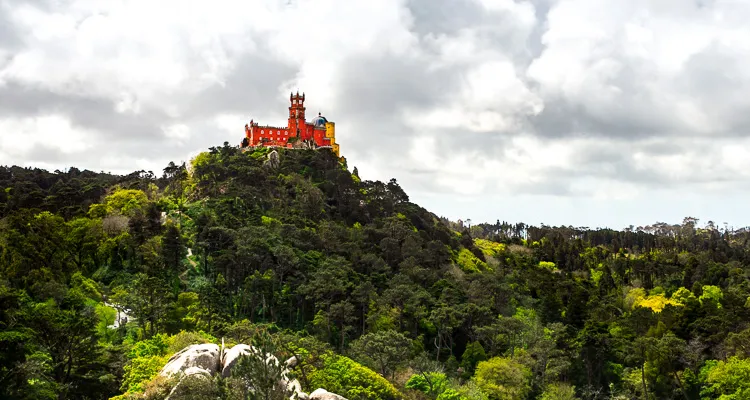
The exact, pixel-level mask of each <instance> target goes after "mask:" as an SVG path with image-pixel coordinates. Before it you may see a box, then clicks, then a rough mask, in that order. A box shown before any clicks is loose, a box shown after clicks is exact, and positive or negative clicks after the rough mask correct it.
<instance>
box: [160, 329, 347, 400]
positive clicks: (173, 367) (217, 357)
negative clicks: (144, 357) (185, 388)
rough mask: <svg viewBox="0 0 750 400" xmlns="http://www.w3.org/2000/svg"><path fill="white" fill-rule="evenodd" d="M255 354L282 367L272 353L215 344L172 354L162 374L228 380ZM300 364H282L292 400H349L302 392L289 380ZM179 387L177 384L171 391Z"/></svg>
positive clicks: (320, 391) (283, 379)
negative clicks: (240, 364) (237, 367)
mask: <svg viewBox="0 0 750 400" xmlns="http://www.w3.org/2000/svg"><path fill="white" fill-rule="evenodd" d="M252 355H255V356H261V357H263V358H264V359H265V362H266V363H267V364H274V365H280V362H279V360H278V359H277V358H276V357H275V356H274V355H273V354H269V353H263V352H262V351H260V350H259V349H256V348H254V347H252V346H248V345H246V344H238V345H236V346H233V347H231V348H224V344H223V342H222V346H221V347H219V346H218V345H215V344H194V345H192V346H188V347H186V348H184V349H182V350H181V351H179V352H178V353H176V354H175V355H173V356H172V357H171V358H170V359H169V361H168V362H167V365H165V366H164V368H162V370H161V372H160V373H159V374H160V375H162V376H165V377H171V376H179V377H180V379H183V378H185V377H188V376H200V377H201V378H207V379H210V378H211V377H213V376H214V375H217V374H221V376H223V377H224V378H228V377H230V376H231V375H232V367H234V366H235V365H236V364H237V362H238V361H239V359H240V357H242V356H252ZM297 362H298V360H297V358H296V357H290V358H289V359H287V360H286V361H285V362H284V363H283V364H281V365H284V371H283V372H282V374H281V379H280V381H279V384H281V385H282V386H283V387H286V388H287V389H288V390H289V391H290V392H291V393H292V395H291V397H290V400H294V399H295V397H296V398H297V399H298V400H308V399H309V400H313V399H314V400H346V398H344V397H342V396H339V395H337V394H335V393H331V392H328V391H326V390H325V389H317V390H315V391H314V392H313V393H312V394H310V395H308V394H307V393H305V392H303V391H302V385H301V384H300V382H299V381H298V380H297V379H289V373H290V369H291V368H294V367H295V366H296V365H297ZM179 385H180V383H179V382H178V383H177V385H176V386H175V387H174V388H173V389H172V392H174V391H175V389H176V388H177V387H178V386H179Z"/></svg>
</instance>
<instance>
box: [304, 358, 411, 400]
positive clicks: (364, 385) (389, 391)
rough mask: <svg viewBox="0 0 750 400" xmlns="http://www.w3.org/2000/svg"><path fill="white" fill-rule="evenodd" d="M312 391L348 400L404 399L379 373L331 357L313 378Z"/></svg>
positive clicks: (325, 360)
mask: <svg viewBox="0 0 750 400" xmlns="http://www.w3.org/2000/svg"><path fill="white" fill-rule="evenodd" d="M310 383H311V385H312V386H313V387H320V388H325V389H326V390H328V391H329V392H333V393H336V394H339V395H341V396H344V397H346V398H348V399H368V400H396V399H401V398H403V396H402V395H401V393H400V392H399V391H398V390H396V388H395V387H394V386H393V385H392V384H391V383H390V382H388V381H387V380H386V379H385V378H383V377H382V376H380V375H379V374H378V373H377V372H375V371H373V370H371V369H369V368H366V367H364V366H362V365H360V364H358V363H357V362H355V361H354V360H352V359H350V358H347V357H343V356H337V355H333V354H328V355H326V356H324V361H323V368H322V369H319V370H316V371H314V372H313V373H312V374H311V375H310Z"/></svg>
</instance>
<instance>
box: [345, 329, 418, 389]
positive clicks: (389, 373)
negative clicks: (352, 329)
mask: <svg viewBox="0 0 750 400" xmlns="http://www.w3.org/2000/svg"><path fill="white" fill-rule="evenodd" d="M410 344H411V343H410V341H409V339H408V338H407V337H406V336H404V335H403V334H402V333H400V332H397V331H394V330H387V331H379V332H371V333H367V334H365V335H362V336H361V337H360V338H359V339H357V340H355V341H354V342H352V344H351V351H352V354H353V355H354V356H355V357H354V358H355V359H357V360H360V361H361V362H362V363H363V364H364V365H366V366H368V367H370V368H373V369H375V370H376V371H378V372H380V375H383V376H384V377H387V378H393V374H394V373H395V372H396V368H398V367H399V366H400V365H402V364H403V363H404V362H406V360H408V358H409V352H408V349H409V347H410Z"/></svg>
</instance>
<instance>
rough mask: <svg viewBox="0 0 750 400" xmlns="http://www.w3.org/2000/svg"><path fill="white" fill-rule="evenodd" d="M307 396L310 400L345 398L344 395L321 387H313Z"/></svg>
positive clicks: (341, 399)
mask: <svg viewBox="0 0 750 400" xmlns="http://www.w3.org/2000/svg"><path fill="white" fill-rule="evenodd" d="M308 398H309V399H310V400H347V399H346V397H344V396H339V395H337V394H336V393H331V392H329V391H327V390H325V389H322V388H318V389H315V391H314V392H312V393H310V396H308Z"/></svg>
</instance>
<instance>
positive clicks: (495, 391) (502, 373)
mask: <svg viewBox="0 0 750 400" xmlns="http://www.w3.org/2000/svg"><path fill="white" fill-rule="evenodd" d="M530 378H531V370H529V368H528V367H526V366H525V365H523V364H521V363H518V362H516V361H515V360H513V359H512V358H508V357H493V358H491V359H489V360H487V361H482V362H480V363H479V364H478V365H477V372H476V374H475V375H474V379H475V380H476V383H477V385H479V387H480V388H481V389H482V391H483V392H485V393H487V395H488V396H489V397H490V399H492V400H506V399H507V400H511V399H521V398H524V397H525V396H526V394H528V392H529V390H530V389H531V385H530V384H529V379H530Z"/></svg>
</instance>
